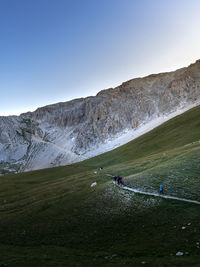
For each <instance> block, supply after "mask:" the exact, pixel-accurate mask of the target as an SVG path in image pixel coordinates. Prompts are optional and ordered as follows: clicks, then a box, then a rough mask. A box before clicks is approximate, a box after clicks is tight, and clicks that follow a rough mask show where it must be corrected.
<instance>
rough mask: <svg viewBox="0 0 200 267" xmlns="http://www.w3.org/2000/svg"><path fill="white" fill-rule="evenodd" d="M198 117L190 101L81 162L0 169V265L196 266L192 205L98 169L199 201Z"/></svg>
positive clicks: (199, 227)
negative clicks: (119, 183)
mask: <svg viewBox="0 0 200 267" xmlns="http://www.w3.org/2000/svg"><path fill="white" fill-rule="evenodd" d="M199 117H200V107H197V108H194V109H192V110H190V111H188V112H186V113H185V114H183V115H181V116H178V117H176V118H174V119H172V120H170V121H168V122H166V123H165V124H163V125H162V126H160V127H158V128H156V129H154V130H153V131H151V132H149V133H147V134H145V135H144V136H141V137H139V138H137V139H136V140H134V141H132V142H129V143H128V144H126V145H124V146H122V147H120V148H117V149H115V150H113V151H111V152H107V153H105V154H102V155H100V156H97V157H94V158H92V159H89V160H86V161H84V162H81V163H76V164H73V165H69V166H64V167H58V168H52V169H45V170H39V171H34V172H26V173H21V174H17V175H6V176H1V177H0V240H1V242H0V266H20V267H21V266H143V264H142V262H145V263H146V266H199V265H200V252H199V251H200V249H199V248H198V242H199V243H200V206H198V205H195V204H190V203H184V202H180V201H175V200H166V199H159V198H154V197H150V196H144V195H138V194H134V193H132V192H127V191H125V190H123V189H120V188H118V187H116V186H114V185H113V184H112V180H111V179H110V178H109V177H108V176H107V175H106V174H107V173H111V174H119V175H123V176H125V178H126V179H125V180H126V183H127V184H128V185H129V186H132V187H135V188H138V189H143V190H146V191H149V192H157V191H158V188H159V184H160V183H163V185H164V188H165V191H166V193H168V194H171V195H174V196H178V197H186V198H189V199H196V200H199V201H200V164H199V163H200V149H199V148H200V142H199V140H200V135H199V133H200V121H199ZM99 166H103V170H102V171H98V173H97V174H95V173H94V172H95V171H96V170H97V168H98V167H99ZM94 181H96V182H97V186H96V187H95V188H91V187H90V185H91V183H92V182H94ZM183 226H184V227H186V228H185V229H182V227H183ZM178 251H182V252H184V256H179V257H178V256H176V253H177V252H178Z"/></svg>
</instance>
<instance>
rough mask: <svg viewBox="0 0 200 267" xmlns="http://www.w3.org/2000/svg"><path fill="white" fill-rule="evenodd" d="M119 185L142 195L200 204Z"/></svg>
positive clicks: (199, 203)
mask: <svg viewBox="0 0 200 267" xmlns="http://www.w3.org/2000/svg"><path fill="white" fill-rule="evenodd" d="M106 175H107V176H111V177H113V175H111V174H106ZM114 184H115V183H114ZM119 187H120V188H122V189H124V190H128V191H131V192H134V193H138V194H142V195H148V196H154V197H160V198H166V199H173V200H179V201H184V202H189V203H193V204H197V205H200V201H197V200H192V199H187V198H181V197H174V196H170V195H164V194H158V193H150V192H145V191H141V190H138V189H134V188H131V187H128V186H119Z"/></svg>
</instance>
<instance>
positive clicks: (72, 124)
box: [0, 60, 200, 174]
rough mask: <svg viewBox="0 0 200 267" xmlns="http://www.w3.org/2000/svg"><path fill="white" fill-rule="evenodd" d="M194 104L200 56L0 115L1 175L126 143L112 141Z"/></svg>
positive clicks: (198, 98)
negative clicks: (109, 85) (89, 92)
mask: <svg viewBox="0 0 200 267" xmlns="http://www.w3.org/2000/svg"><path fill="white" fill-rule="evenodd" d="M199 102H200V60H198V61H196V62H195V63H194V64H191V65H190V66H188V67H187V68H182V69H179V70H176V71H173V72H168V73H160V74H154V75H149V76H147V77H144V78H136V79H132V80H130V81H127V82H124V83H122V84H121V85H120V86H118V87H116V88H110V89H107V90H102V91H100V92H99V93H98V94H97V95H96V96H94V97H87V98H81V99H75V100H72V101H68V102H63V103H57V104H54V105H49V106H45V107H42V108H39V109H37V110H36V111H34V112H28V113H24V114H21V115H20V116H8V117H0V130H1V131H0V173H2V174H4V173H10V172H21V171H25V170H26V171H27V170H34V169H42V168H47V167H53V166H61V165H66V164H69V163H74V162H77V161H81V160H84V159H87V158H89V157H91V156H94V155H98V154H101V153H102V152H105V150H106V149H107V148H108V147H109V150H111V149H113V148H114V147H116V146H119V145H121V144H122V143H124V142H125V141H123V142H122V143H120V142H118V141H116V140H117V138H118V137H120V136H124V135H125V134H127V133H134V131H137V130H140V129H141V127H142V126H144V125H145V124H147V123H149V122H152V121H153V120H155V119H158V118H159V119H160V123H161V122H163V121H164V120H166V117H169V116H171V114H172V113H173V112H179V113H181V112H183V109H186V108H188V109H189V107H191V106H195V105H197V104H199ZM129 140H130V139H129ZM112 142H113V143H112Z"/></svg>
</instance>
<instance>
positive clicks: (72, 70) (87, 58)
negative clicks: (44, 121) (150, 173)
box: [0, 0, 200, 115]
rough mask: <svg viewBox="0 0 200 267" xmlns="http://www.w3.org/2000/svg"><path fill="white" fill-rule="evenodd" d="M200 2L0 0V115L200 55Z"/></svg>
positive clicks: (79, 94) (89, 92) (174, 66)
mask: <svg viewBox="0 0 200 267" xmlns="http://www.w3.org/2000/svg"><path fill="white" fill-rule="evenodd" d="M199 10H200V1H199V0H190V1H188V0H181V1H180V0H173V1H172V0H166V1H160V0H126V1H122V0H101V1H100V0H95V1H94V0H84V1H82V0H60V1H56V0H30V1H26V0H18V1H15V0H2V1H0V38H1V41H0V99H1V105H0V115H13V114H20V113H22V112H26V111H33V110H35V109H36V108H37V107H40V106H44V105H47V104H52V103H56V102H64V101H67V100H70V99H74V98H79V97H86V96H89V95H95V94H96V93H97V92H98V91H100V90H102V89H106V88H109V87H115V86H117V85H119V84H121V83H122V82H124V81H126V80H129V79H132V78H135V77H139V76H140V77H141V76H145V75H148V74H151V73H158V72H165V71H172V70H175V69H177V68H180V67H185V66H188V65H189V64H191V63H193V62H195V61H196V60H197V59H199V58H200V50H199V47H200V34H199V28H200V17H199Z"/></svg>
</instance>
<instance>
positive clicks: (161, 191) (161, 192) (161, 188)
mask: <svg viewBox="0 0 200 267" xmlns="http://www.w3.org/2000/svg"><path fill="white" fill-rule="evenodd" d="M160 194H163V186H162V184H161V185H160Z"/></svg>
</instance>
